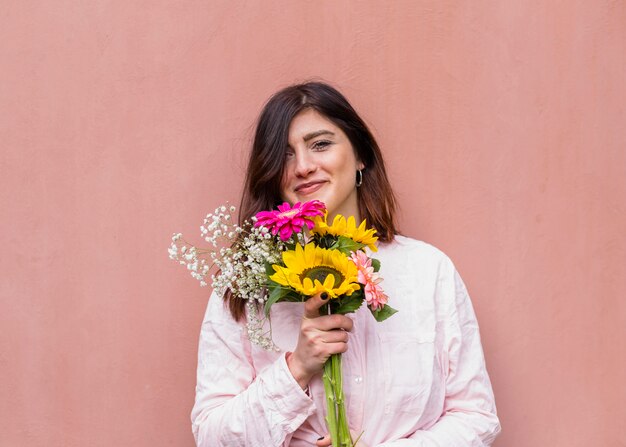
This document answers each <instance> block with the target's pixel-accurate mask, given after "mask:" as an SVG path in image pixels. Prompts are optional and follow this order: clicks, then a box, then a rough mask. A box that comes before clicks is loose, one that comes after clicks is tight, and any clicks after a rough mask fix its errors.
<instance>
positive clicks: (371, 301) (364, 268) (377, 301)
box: [350, 250, 389, 310]
mask: <svg viewBox="0 0 626 447" xmlns="http://www.w3.org/2000/svg"><path fill="white" fill-rule="evenodd" d="M350 259H352V262H354V264H355V265H356V268H357V270H358V272H359V273H358V281H359V282H360V283H361V284H363V285H364V289H363V292H364V294H365V300H366V301H367V305H368V306H369V307H370V309H372V310H378V309H381V308H383V307H384V306H385V304H387V301H388V300H389V297H387V295H386V294H385V292H383V288H382V287H381V286H380V283H381V282H382V280H383V279H382V278H381V277H380V275H379V274H378V273H377V272H375V271H374V267H373V266H372V260H371V259H370V257H369V256H367V255H366V254H365V253H364V252H362V251H361V250H357V251H356V252H354V253H352V255H351V256H350Z"/></svg>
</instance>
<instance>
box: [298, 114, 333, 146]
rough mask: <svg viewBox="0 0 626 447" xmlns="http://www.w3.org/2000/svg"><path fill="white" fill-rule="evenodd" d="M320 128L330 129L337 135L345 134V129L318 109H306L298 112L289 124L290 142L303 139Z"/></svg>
mask: <svg viewBox="0 0 626 447" xmlns="http://www.w3.org/2000/svg"><path fill="white" fill-rule="evenodd" d="M320 130H328V131H330V132H333V133H334V134H335V135H336V136H341V135H343V131H342V130H341V129H340V128H339V127H337V126H336V125H335V123H333V122H332V121H331V120H329V119H328V118H326V117H325V116H324V115H322V114H320V113H319V112H318V111H317V110H314V109H306V110H303V111H302V112H300V113H298V114H297V115H296V116H295V117H294V118H293V120H291V124H290V125H289V142H290V143H295V142H298V141H303V140H304V138H305V137H306V136H309V135H310V134H312V133H314V132H318V131H320Z"/></svg>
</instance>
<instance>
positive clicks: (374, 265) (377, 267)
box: [370, 258, 380, 272]
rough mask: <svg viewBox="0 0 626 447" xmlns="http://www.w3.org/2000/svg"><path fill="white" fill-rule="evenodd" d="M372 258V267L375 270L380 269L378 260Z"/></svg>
mask: <svg viewBox="0 0 626 447" xmlns="http://www.w3.org/2000/svg"><path fill="white" fill-rule="evenodd" d="M370 259H371V260H372V267H374V271H375V272H377V271H379V270H380V261H379V260H378V259H376V258H370Z"/></svg>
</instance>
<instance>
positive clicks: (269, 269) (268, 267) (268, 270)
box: [265, 262, 276, 277]
mask: <svg viewBox="0 0 626 447" xmlns="http://www.w3.org/2000/svg"><path fill="white" fill-rule="evenodd" d="M273 265H274V264H271V263H269V262H266V263H265V274H266V275H267V276H268V277H270V276H272V275H273V274H274V273H276V271H275V270H274V267H273Z"/></svg>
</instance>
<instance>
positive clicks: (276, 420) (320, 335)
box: [192, 82, 500, 447]
mask: <svg viewBox="0 0 626 447" xmlns="http://www.w3.org/2000/svg"><path fill="white" fill-rule="evenodd" d="M313 199H317V200H321V201H323V202H324V203H325V204H326V206H327V208H328V212H329V216H328V217H329V219H332V218H333V216H334V215H336V214H342V215H344V216H350V215H352V216H355V217H356V220H357V222H359V221H360V220H361V219H367V222H368V225H371V226H373V227H375V228H376V229H377V230H378V233H379V241H380V244H379V251H378V252H377V253H375V257H376V258H378V259H380V261H381V264H382V268H381V275H382V277H383V278H385V279H384V283H383V286H384V288H385V292H386V294H387V295H388V296H389V303H390V304H391V305H392V306H393V307H394V308H395V309H397V310H398V313H397V314H395V315H393V316H392V317H391V318H389V319H388V320H385V321H384V322H382V323H378V322H376V321H375V320H374V318H372V315H371V314H370V312H369V311H368V310H367V309H366V307H365V306H362V308H361V309H359V310H358V311H357V312H355V313H353V314H348V315H330V316H320V315H319V312H318V309H319V308H320V307H321V306H323V305H324V303H325V302H326V301H325V300H324V298H326V297H325V296H321V295H317V296H314V297H312V298H310V299H309V300H307V301H306V302H305V303H304V304H301V303H278V304H275V305H274V306H273V307H272V313H271V318H272V334H273V339H274V341H275V343H276V344H277V345H278V347H279V348H280V351H279V352H270V351H264V350H262V349H261V348H259V347H257V346H255V345H252V344H251V343H250V341H249V340H248V339H247V336H246V331H245V330H244V327H245V303H244V300H242V299H237V298H236V297H232V296H230V295H228V294H227V295H226V296H225V302H224V301H223V300H220V299H219V297H217V296H212V298H211V299H210V300H209V305H208V308H207V312H206V315H205V318H204V322H203V325H202V331H201V337H200V347H199V357H198V384H197V387H196V402H195V405H194V408H193V411H192V425H193V432H194V436H195V438H196V442H197V444H198V445H199V446H210V447H216V446H227V445H228V446H290V447H297V446H312V445H317V446H328V445H330V440H329V439H328V436H327V434H326V433H327V432H326V426H325V422H324V413H325V400H324V390H323V386H322V382H321V375H320V372H321V370H322V366H323V364H324V362H325V361H326V359H328V357H329V356H330V355H331V354H333V353H343V375H344V385H343V386H344V394H345V400H346V406H347V411H348V420H349V422H350V424H351V429H352V430H353V431H354V433H356V434H357V435H358V434H361V433H362V436H361V438H360V440H359V444H358V445H359V446H360V447H367V446H369V447H374V446H379V447H382V446H385V447H392V446H398V447H401V446H407V447H410V446H433V447H434V446H488V445H491V443H492V442H493V440H494V438H495V437H496V435H497V434H498V432H499V431H500V426H499V422H498V418H497V416H496V410H495V404H494V397H493V393H492V389H491V384H490V382H489V377H488V375H487V371H486V369H485V363H484V357H483V352H482V347H481V344H480V336H479V332H478V325H477V322H476V318H475V315H474V312H473V310H472V305H471V303H470V299H469V296H468V294H467V291H466V289H465V286H464V284H463V282H462V280H461V278H460V276H459V275H458V273H457V272H456V270H455V268H454V265H453V264H452V262H451V261H450V259H449V258H448V257H447V256H446V255H444V254H443V253H442V252H441V251H439V250H437V249H436V248H434V247H433V246H431V245H428V244H426V243H424V242H420V241H416V240H413V239H409V238H407V237H403V236H400V235H398V234H397V231H396V227H395V222H394V212H395V201H394V197H393V192H392V190H391V186H390V184H389V181H388V179H387V174H386V172H385V167H384V163H383V159H382V156H381V152H380V149H379V147H378V145H377V143H376V141H375V140H374V137H373V136H372V134H371V133H370V131H369V130H368V128H367V126H366V125H365V123H364V122H363V121H362V120H361V118H360V117H359V116H358V115H357V113H356V112H355V111H354V109H353V108H352V107H351V106H350V104H349V103H348V102H347V100H346V99H345V98H344V97H343V96H342V95H341V94H340V93H339V92H338V91H337V90H335V89H334V88H332V87H331V86H329V85H326V84H323V83H316V82H311V83H306V84H301V85H294V86H291V87H288V88H285V89H283V90H281V91H279V92H277V93H276V94H275V95H274V96H273V97H272V98H271V99H270V100H269V101H268V103H267V104H266V106H265V108H264V109H263V111H262V113H261V115H260V118H259V122H258V125H257V129H256V134H255V138H254V143H253V147H252V153H251V156H250V161H249V164H248V171H247V176H246V183H245V189H244V194H243V198H242V206H241V210H240V211H241V215H240V218H241V221H243V220H245V219H249V218H250V217H251V216H253V215H255V214H256V213H257V212H259V211H261V210H267V209H272V208H275V207H276V206H277V205H278V204H280V203H282V202H283V201H288V202H290V203H292V204H293V203H295V202H305V201H309V200H313Z"/></svg>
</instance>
